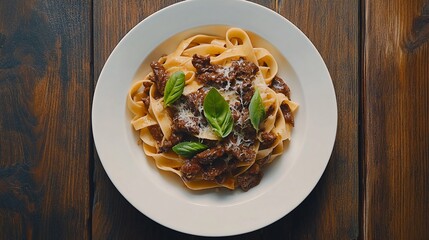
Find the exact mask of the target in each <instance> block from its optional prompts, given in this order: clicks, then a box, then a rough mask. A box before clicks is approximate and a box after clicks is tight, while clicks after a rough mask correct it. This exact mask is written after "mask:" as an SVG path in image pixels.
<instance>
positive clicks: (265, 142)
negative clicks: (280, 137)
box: [259, 132, 277, 149]
mask: <svg viewBox="0 0 429 240" xmlns="http://www.w3.org/2000/svg"><path fill="white" fill-rule="evenodd" d="M276 139H277V135H276V134H275V133H272V132H263V133H262V134H261V144H260V145H259V149H266V148H268V147H271V146H272V145H273V143H274V142H275V141H276Z"/></svg>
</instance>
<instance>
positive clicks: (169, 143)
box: [159, 132, 182, 152]
mask: <svg viewBox="0 0 429 240" xmlns="http://www.w3.org/2000/svg"><path fill="white" fill-rule="evenodd" d="M181 140H182V135H181V134H180V133H175V132H172V133H171V136H170V138H168V139H164V141H163V142H161V144H160V146H159V151H160V152H168V151H170V150H171V148H172V147H173V146H174V145H176V144H178V143H179V142H180V141H181Z"/></svg>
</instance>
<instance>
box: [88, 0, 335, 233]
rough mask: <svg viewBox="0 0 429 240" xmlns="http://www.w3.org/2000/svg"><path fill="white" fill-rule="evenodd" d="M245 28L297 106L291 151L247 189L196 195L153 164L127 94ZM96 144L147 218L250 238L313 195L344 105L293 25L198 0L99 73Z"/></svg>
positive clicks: (170, 13)
mask: <svg viewBox="0 0 429 240" xmlns="http://www.w3.org/2000/svg"><path fill="white" fill-rule="evenodd" d="M228 27H239V28H242V29H244V30H246V31H247V32H248V33H249V35H250V37H251V39H252V43H253V45H254V46H257V47H265V48H267V49H268V50H269V51H270V52H271V53H272V54H273V56H274V57H275V58H276V60H277V63H278V65H279V73H278V75H279V76H280V77H282V78H283V79H284V80H285V81H286V82H287V84H288V85H289V87H290V89H291V93H292V94H291V97H292V100H293V101H295V102H297V103H298V104H299V109H298V111H297V113H296V116H295V127H294V129H293V132H292V139H291V142H290V144H289V145H288V148H287V149H286V151H285V152H284V154H283V155H282V156H281V157H279V158H277V159H276V160H275V161H274V162H273V163H272V164H271V165H270V166H268V167H267V168H266V169H264V170H265V171H264V177H263V179H262V181H261V183H260V184H259V185H258V186H256V187H254V188H252V189H250V190H249V191H248V192H243V191H241V190H238V189H237V190H235V191H229V190H219V189H218V190H216V189H215V190H213V189H212V190H205V191H191V190H188V189H187V188H186V187H185V186H184V185H183V183H182V182H181V180H180V179H179V178H178V177H177V176H176V175H174V174H172V173H166V172H162V171H159V170H158V169H157V168H156V167H155V165H154V163H153V162H152V161H151V160H150V159H147V158H146V157H145V155H144V153H143V149H142V148H141V146H139V145H138V144H137V139H138V136H137V134H136V133H135V131H134V130H133V128H132V126H131V124H130V120H131V115H130V113H129V112H128V110H127V107H126V96H127V93H128V90H129V88H130V87H131V85H132V83H133V82H134V81H137V80H138V79H141V78H142V77H144V76H145V75H146V74H147V73H148V72H149V71H150V67H149V63H150V62H151V61H153V60H157V59H158V58H159V57H160V56H161V55H162V54H166V53H170V52H172V51H173V50H174V49H175V48H176V46H177V45H178V44H179V42H180V41H181V40H182V39H185V38H187V37H189V36H191V35H194V34H197V33H201V34H210V35H219V36H224V33H225V31H226V29H227V28H228ZM92 126H93V135H94V140H95V145H96V148H97V152H98V155H99V157H100V159H101V162H102V164H103V167H104V169H105V170H106V172H107V174H108V176H109V177H110V179H111V180H112V182H113V183H114V185H115V186H116V188H117V189H118V190H119V191H120V192H121V194H122V195H123V196H124V197H125V198H126V199H127V200H128V201H129V202H130V203H131V204H132V205H133V206H134V207H136V208H137V209H138V210H139V211H141V212H142V213H143V214H145V215H146V216H148V217H149V218H151V219H153V220H154V221H156V222H158V223H160V224H162V225H164V226H166V227H169V228H171V229H174V230H177V231H181V232H185V233H188V234H194V235H203V236H227V235H236V234H241V233H246V232H249V231H253V230H256V229H259V228H262V227H264V226H266V225H269V224H271V223H273V222H275V221H277V220H278V219H280V218H282V217H283V216H285V215H286V214H288V213H289V212H290V211H292V210H293V209H294V208H295V207H296V206H298V205H299V204H300V203H301V202H302V201H303V200H304V199H305V198H306V197H307V196H308V194H309V193H310V192H311V191H312V189H313V188H314V187H315V185H316V184H317V182H318V180H319V179H320V177H321V176H322V174H323V172H324V170H325V167H326V165H327V163H328V161H329V158H330V154H331V152H332V148H333V145H334V141H335V134H336V128H337V105H336V99H335V92H334V88H333V84H332V81H331V78H330V75H329V72H328V70H327V68H326V66H325V63H324V61H323V59H322V58H321V56H320V54H319V53H318V51H317V50H316V48H315V47H314V46H313V44H312V43H311V42H310V40H309V39H308V38H307V37H306V36H305V35H304V34H303V33H302V32H301V31H300V30H299V29H298V28H297V27H295V26H294V25H293V24H292V23H290V22H289V21H288V20H286V19H285V18H283V17H282V16H280V15H278V14H277V13H275V12H274V11H271V10H269V9H267V8H265V7H262V6H260V5H257V4H254V3H250V2H246V1H238V0H233V1H232V0H217V1H209V0H198V1H185V2H181V3H178V4H174V5H171V6H169V7H167V8H165V9H162V10H160V11H158V12H157V13H155V14H153V15H151V16H150V17H148V18H146V19H145V20H143V21H142V22H140V23H139V24H138V25H136V26H135V27H134V28H133V29H132V30H131V31H130V32H129V33H128V34H127V35H126V36H125V37H124V38H123V39H122V40H121V41H120V43H119V44H118V45H117V46H116V48H115V49H114V50H113V52H112V54H111V55H110V57H109V58H108V60H107V62H106V64H105V65H104V68H103V70H102V72H101V74H100V77H99V80H98V83H97V86H96V90H95V94H94V100H93V109H92Z"/></svg>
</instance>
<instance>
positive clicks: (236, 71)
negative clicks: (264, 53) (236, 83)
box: [231, 58, 259, 81]
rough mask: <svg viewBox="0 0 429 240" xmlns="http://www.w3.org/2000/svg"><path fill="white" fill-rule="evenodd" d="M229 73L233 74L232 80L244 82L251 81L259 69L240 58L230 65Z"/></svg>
mask: <svg viewBox="0 0 429 240" xmlns="http://www.w3.org/2000/svg"><path fill="white" fill-rule="evenodd" d="M231 68H232V70H231V72H233V74H232V75H233V76H234V78H237V79H240V80H243V81H246V80H250V81H251V80H252V78H253V77H255V75H256V73H257V72H258V71H259V68H258V66H257V65H256V64H254V63H252V62H249V61H246V60H244V59H243V58H240V59H239V60H238V61H233V62H232V63H231Z"/></svg>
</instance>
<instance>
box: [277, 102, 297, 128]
mask: <svg viewBox="0 0 429 240" xmlns="http://www.w3.org/2000/svg"><path fill="white" fill-rule="evenodd" d="M280 109H281V110H282V113H283V116H284V118H285V121H286V123H289V124H291V125H292V126H294V124H295V122H294V119H293V114H292V111H291V109H290V107H289V105H288V104H287V103H282V105H280Z"/></svg>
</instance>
